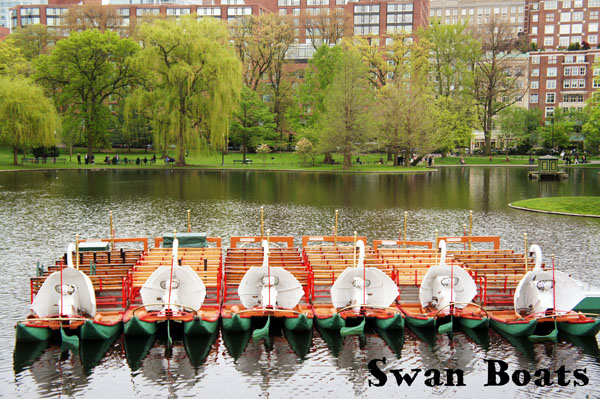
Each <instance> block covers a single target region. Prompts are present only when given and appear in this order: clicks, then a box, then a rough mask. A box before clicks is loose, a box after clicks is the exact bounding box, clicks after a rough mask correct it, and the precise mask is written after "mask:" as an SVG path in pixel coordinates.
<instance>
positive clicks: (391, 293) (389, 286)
mask: <svg viewBox="0 0 600 399" xmlns="http://www.w3.org/2000/svg"><path fill="white" fill-rule="evenodd" d="M356 246H357V247H358V248H359V256H358V262H357V264H356V267H348V268H346V270H344V271H343V272H342V274H340V276H339V277H338V278H337V279H336V280H335V283H333V286H332V287H331V302H332V304H333V306H334V307H336V308H344V307H347V306H355V309H358V308H360V306H369V305H371V306H380V307H387V306H390V305H391V304H392V303H393V302H394V300H395V299H396V298H397V297H398V295H399V291H398V287H397V286H396V284H395V283H394V281H393V280H392V279H391V278H390V277H389V276H388V275H386V274H385V273H384V272H383V271H381V270H379V269H377V268H374V267H367V268H365V243H364V242H363V241H362V240H359V241H358V242H357V243H356Z"/></svg>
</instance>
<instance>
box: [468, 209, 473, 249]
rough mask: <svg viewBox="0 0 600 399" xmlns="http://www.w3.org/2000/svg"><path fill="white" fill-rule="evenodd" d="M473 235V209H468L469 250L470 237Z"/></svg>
mask: <svg viewBox="0 0 600 399" xmlns="http://www.w3.org/2000/svg"><path fill="white" fill-rule="evenodd" d="M472 236H473V211H469V251H470V250H471V237H472Z"/></svg>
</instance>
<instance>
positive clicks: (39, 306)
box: [31, 243, 96, 318]
mask: <svg viewBox="0 0 600 399" xmlns="http://www.w3.org/2000/svg"><path fill="white" fill-rule="evenodd" d="M74 251H75V244H73V243H71V244H69V246H68V248H67V267H66V268H64V269H62V271H58V272H54V273H52V274H50V275H49V276H48V277H47V278H46V280H45V281H44V284H42V287H41V288H40V290H39V291H38V293H37V295H36V296H35V298H34V300H33V302H32V303H31V312H32V314H33V315H35V316H37V317H41V318H43V317H52V316H57V315H58V316H69V317H74V316H88V317H94V316H95V315H96V294H95V292H94V286H93V284H92V281H91V280H90V278H89V277H88V276H87V275H85V274H84V273H83V272H81V271H79V270H77V269H75V268H74V267H73V252H74Z"/></svg>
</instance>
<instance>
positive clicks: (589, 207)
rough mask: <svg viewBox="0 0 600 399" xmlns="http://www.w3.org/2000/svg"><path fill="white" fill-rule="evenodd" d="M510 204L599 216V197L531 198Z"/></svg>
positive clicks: (541, 209)
mask: <svg viewBox="0 0 600 399" xmlns="http://www.w3.org/2000/svg"><path fill="white" fill-rule="evenodd" d="M512 205H514V206H518V207H522V208H527V209H533V210H538V211H549V212H562V213H575V214H578V215H598V216H600V197H549V198H532V199H527V200H523V201H517V202H514V203H513V204H512Z"/></svg>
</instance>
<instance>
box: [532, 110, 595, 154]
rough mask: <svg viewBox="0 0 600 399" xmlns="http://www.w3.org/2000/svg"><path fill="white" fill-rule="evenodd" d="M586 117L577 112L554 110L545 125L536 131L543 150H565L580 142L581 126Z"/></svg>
mask: <svg viewBox="0 0 600 399" xmlns="http://www.w3.org/2000/svg"><path fill="white" fill-rule="evenodd" d="M586 122H587V115H586V114H585V112H583V111H578V110H562V109H556V110H555V112H554V115H553V116H551V117H549V118H546V125H545V126H541V127H540V128H539V129H538V134H539V138H540V141H541V144H542V146H544V147H545V148H554V149H559V148H567V147H569V146H571V145H573V143H574V142H576V141H579V140H581V134H582V133H581V132H582V126H584V125H585V124H586Z"/></svg>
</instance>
